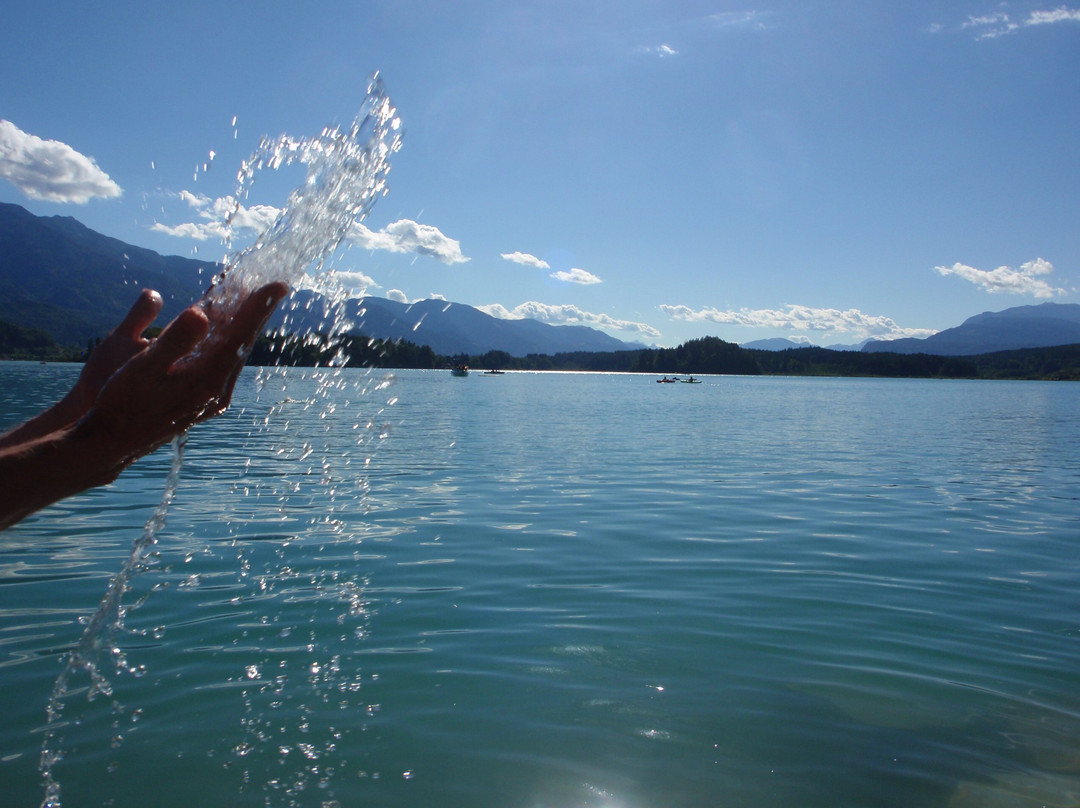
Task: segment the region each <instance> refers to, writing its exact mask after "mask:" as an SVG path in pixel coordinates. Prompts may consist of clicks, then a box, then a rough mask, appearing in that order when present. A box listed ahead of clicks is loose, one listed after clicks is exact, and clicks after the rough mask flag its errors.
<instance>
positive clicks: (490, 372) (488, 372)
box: [484, 368, 505, 376]
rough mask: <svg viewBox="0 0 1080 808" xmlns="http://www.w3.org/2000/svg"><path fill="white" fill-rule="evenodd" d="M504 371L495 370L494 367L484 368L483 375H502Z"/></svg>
mask: <svg viewBox="0 0 1080 808" xmlns="http://www.w3.org/2000/svg"><path fill="white" fill-rule="evenodd" d="M504 372H505V371H502V370H495V369H494V368H492V369H491V370H485V371H484V375H485V376H502V375H503V373H504Z"/></svg>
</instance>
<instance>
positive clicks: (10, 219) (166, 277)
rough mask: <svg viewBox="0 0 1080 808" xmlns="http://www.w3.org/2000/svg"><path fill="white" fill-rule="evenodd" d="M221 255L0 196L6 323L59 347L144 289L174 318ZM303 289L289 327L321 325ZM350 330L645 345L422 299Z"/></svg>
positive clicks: (84, 335)
mask: <svg viewBox="0 0 1080 808" xmlns="http://www.w3.org/2000/svg"><path fill="white" fill-rule="evenodd" d="M220 270H221V265H220V264H218V263H215V262H208V261H196V260H193V259H190V258H181V257H179V256H162V255H159V254H158V253H156V252H154V251H153V250H147V249H144V248H142V247H135V246H133V245H131V244H125V243H124V242H122V241H119V240H117V239H114V238H109V237H108V236H103V235H101V234H100V233H96V232H95V231H93V230H90V229H89V228H87V227H86V226H84V225H82V224H81V223H79V222H78V221H77V220H75V219H73V218H71V217H64V216H51V217H44V216H35V215H34V214H32V213H30V212H29V211H28V210H26V209H25V208H23V207H20V206H19V205H10V204H3V203H0V321H3V322H9V323H14V324H16V325H20V326H23V327H25V328H33V329H40V330H42V331H45V332H46V333H48V334H49V335H50V336H52V337H53V339H55V340H56V341H57V342H59V343H61V344H63V345H69V346H75V347H81V346H83V345H85V343H86V342H87V340H89V339H93V338H95V337H104V336H105V335H106V334H107V333H109V331H110V330H111V329H112V328H114V327H115V326H116V325H117V323H119V322H120V321H121V319H123V317H124V315H125V314H126V313H127V311H128V309H129V308H130V306H131V304H132V303H133V302H134V300H135V297H136V295H137V294H138V292H139V290H140V289H142V288H144V287H149V288H152V289H156V290H158V291H159V292H160V293H161V295H162V297H163V298H164V301H165V306H164V309H163V311H162V315H161V317H159V318H158V321H157V324H158V325H162V324H164V323H166V322H168V321H169V320H170V319H172V318H173V317H175V316H176V315H177V314H178V313H179V312H180V311H181V310H183V309H184V308H185V307H186V306H189V305H190V304H191V303H192V302H194V301H195V300H198V299H199V297H200V296H201V295H202V294H203V290H204V289H205V288H206V287H207V286H209V284H210V281H211V279H213V277H214V276H215V275H216V274H217V273H218V272H220ZM316 297H317V296H316V295H315V294H314V293H312V292H308V291H303V290H300V291H297V292H296V293H295V295H294V302H295V305H290V306H288V307H283V309H282V310H281V311H279V312H278V313H277V315H276V319H275V320H273V321H272V322H271V325H273V326H275V327H276V326H279V325H281V324H282V323H283V322H284V320H285V317H286V311H285V309H286V308H288V309H291V311H290V312H289V313H288V321H289V330H291V331H294V332H306V331H309V330H313V331H318V330H325V324H324V323H323V322H322V320H323V319H324V318H323V317H322V316H320V314H319V312H322V311H325V304H324V303H321V302H320V301H318V300H316V299H315V298H316ZM347 315H348V317H349V319H350V320H351V321H352V322H353V323H354V327H353V328H352V329H351V333H355V334H363V335H365V336H369V337H375V338H379V339H390V340H400V339H403V340H408V341H409V342H414V343H416V344H419V345H427V346H429V347H431V349H432V350H434V351H435V352H436V353H438V354H441V355H444V356H449V355H453V354H460V353H466V354H471V355H477V354H483V353H487V352H488V351H505V352H506V353H509V354H511V355H513V356H525V355H527V354H530V353H538V354H555V353H569V352H577V351H583V352H606V351H628V350H636V349H639V348H641V347H643V346H641V345H638V344H632V343H627V342H623V341H622V340H619V339H616V338H615V337H612V336H610V335H608V334H605V333H604V332H602V331H599V330H597V329H595V328H590V327H588V326H580V325H579V326H574V325H549V324H547V323H541V322H539V321H537V320H501V319H499V318H497V317H492V316H490V315H488V314H485V313H484V312H482V311H480V310H479V309H476V308H473V307H472V306H467V305H465V304H462V303H448V302H446V301H444V300H422V301H419V302H416V303H412V304H406V303H398V302H396V301H393V300H386V299H384V298H377V297H367V298H362V299H355V300H350V301H349V302H348V304H347Z"/></svg>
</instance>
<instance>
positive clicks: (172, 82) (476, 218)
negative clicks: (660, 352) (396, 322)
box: [0, 0, 1080, 345]
mask: <svg viewBox="0 0 1080 808" xmlns="http://www.w3.org/2000/svg"><path fill="white" fill-rule="evenodd" d="M4 17H5V20H4V25H3V27H2V28H0V75H2V76H3V79H4V80H3V81H2V82H0V120H2V121H3V123H0V180H2V181H0V201H3V202H13V203H17V204H20V205H23V206H25V207H27V208H28V209H30V210H31V211H33V212H34V213H37V214H39V215H55V214H60V215H66V216H74V217H75V218H77V219H79V220H80V221H82V222H84V223H85V224H86V225H88V226H89V227H91V228H93V229H95V230H98V231H100V232H102V233H105V234H107V235H110V236H114V237H116V238H120V239H122V240H124V241H128V242H131V243H134V244H138V245H141V246H145V247H149V248H151V249H154V250H157V251H159V252H162V253H167V254H176V255H187V256H195V257H200V258H214V259H218V258H221V257H222V256H223V255H224V247H223V245H222V243H221V241H220V237H219V236H218V235H216V234H217V233H219V232H220V221H219V220H217V219H216V218H215V216H216V213H215V211H219V210H220V209H221V208H222V204H221V202H220V200H223V199H225V198H227V197H228V196H229V195H230V194H232V193H233V192H234V190H235V182H236V179H235V178H236V172H237V169H238V168H239V166H240V162H241V160H243V159H244V158H245V157H247V156H248V155H249V154H250V153H251V152H252V151H253V150H254V149H255V147H256V145H257V144H258V141H259V138H260V137H262V136H263V135H272V136H276V135H279V134H282V133H288V134H290V135H293V136H296V137H303V136H306V135H313V134H316V133H318V131H319V130H320V129H322V127H323V126H325V125H327V124H344V123H348V122H349V121H350V120H351V119H352V117H353V116H354V114H355V113H356V111H357V110H358V109H359V107H360V106H361V103H362V99H363V95H364V91H365V88H366V85H367V77H368V75H369V74H371V73H373V72H375V71H378V72H379V73H380V75H381V77H382V79H383V81H384V82H385V85H386V88H387V90H388V92H389V94H390V96H391V98H392V99H393V101H394V103H395V104H396V106H397V109H398V111H399V113H400V116H401V118H402V120H403V122H404V126H405V137H404V145H403V147H402V149H401V150H400V151H399V152H398V153H397V154H396V155H395V156H394V159H393V166H392V170H391V172H390V176H389V187H390V190H389V194H388V195H387V196H386V197H385V198H383V199H381V200H380V201H379V202H378V204H377V205H376V207H375V209H374V210H373V212H372V213H371V215H370V216H369V217H368V219H367V221H366V222H365V225H366V227H367V230H358V231H357V238H355V239H354V244H353V246H352V247H351V248H350V249H349V250H348V251H347V252H346V253H345V254H344V255H342V256H340V257H339V259H338V260H337V261H336V263H335V266H336V268H337V269H338V271H339V272H340V273H342V276H343V277H344V278H345V279H346V280H348V281H350V282H353V283H355V284H356V285H357V288H360V287H362V286H364V285H366V286H367V288H368V291H369V292H370V293H371V294H376V295H381V296H387V297H395V298H398V299H409V300H414V299H420V298H425V297H430V296H436V297H444V298H446V299H448V300H452V301H456V302H461V303H467V304H470V305H473V306H478V307H482V308H485V310H487V311H489V312H491V313H493V314H496V315H498V316H523V315H524V316H531V317H535V318H537V319H544V320H546V321H547V322H552V323H575V324H586V325H592V326H595V327H598V328H602V329H603V330H605V331H607V332H608V333H611V334H613V335H614V336H617V337H619V338H621V339H626V340H629V341H642V342H646V343H649V344H659V345H676V344H679V343H680V342H683V341H685V340H687V339H691V338H695V337H700V336H705V335H715V336H719V337H721V338H723V339H726V340H730V341H735V342H746V341H749V340H755V339H761V338H765V337H773V336H787V337H793V338H797V339H803V338H807V339H809V340H812V341H813V342H815V343H817V344H834V343H854V342H857V341H859V340H861V339H863V338H865V337H868V336H883V337H902V336H925V335H928V334H929V333H932V332H933V331H936V330H940V329H943V328H948V327H951V326H953V325H957V324H958V323H960V322H961V321H962V320H964V319H965V318H967V317H969V316H971V315H973V314H977V313H979V312H981V311H988V310H1000V309H1003V308H1007V307H1010V306H1016V305H1024V304H1029V303H1040V302H1045V301H1056V302H1077V301H1078V293H1077V287H1078V286H1080V217H1078V214H1080V205H1078V200H1080V155H1078V151H1077V146H1078V144H1080V3H1074V4H1072V5H1069V4H1064V5H1063V4H1060V3H1059V2H1056V0H1049V2H1026V0H1016V1H1015V2H1007V3H998V2H993V0H987V1H985V2H984V1H983V0H950V2H918V1H917V0H916V1H915V2H903V3H901V2H872V1H871V0H861V1H855V0H853V1H851V2H840V1H838V0H826V1H822V2H815V0H802V1H801V2H776V3H762V4H758V3H756V2H751V3H739V4H734V3H728V2H723V1H722V0H717V1H716V2H697V0H686V1H685V2H678V0H659V1H657V2H646V1H644V0H600V1H598V2H588V0H573V2H562V1H561V0H553V1H552V2H516V1H515V0H495V1H493V2H469V1H468V0H462V2H454V3H449V2H442V1H441V0H438V1H436V0H426V1H421V0H397V1H396V2H390V1H385V2H384V1H383V0H372V1H371V2H318V1H317V0H313V2H311V3H308V4H302V5H298V4H295V3H283V2H259V3H254V2H251V3H245V2H237V3H218V2H214V3H203V2H184V3H176V4H168V5H167V4H150V3H123V2H116V3H95V4H89V3H83V2H44V3H39V4H31V3H23V2H19V3H14V4H9V6H8V7H7V8H6V10H5V14H4ZM292 180H293V178H290V177H288V176H287V175H286V176H283V177H280V178H276V179H275V180H273V181H267V182H265V183H263V182H262V181H261V180H260V181H259V182H257V183H256V191H257V193H256V194H253V196H252V197H251V199H250V200H249V201H248V205H249V207H250V209H251V210H250V215H249V219H250V223H251V226H252V227H253V228H254V227H257V226H258V225H259V223H260V222H263V221H264V219H265V217H266V215H267V214H269V213H272V212H273V211H274V210H275V209H276V208H277V207H279V206H281V205H282V204H283V203H284V201H285V194H286V191H287V187H286V186H287V185H288V183H290V182H292Z"/></svg>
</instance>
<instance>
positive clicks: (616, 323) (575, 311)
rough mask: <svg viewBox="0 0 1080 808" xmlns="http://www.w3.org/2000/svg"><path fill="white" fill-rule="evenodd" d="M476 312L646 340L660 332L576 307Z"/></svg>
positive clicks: (491, 307)
mask: <svg viewBox="0 0 1080 808" xmlns="http://www.w3.org/2000/svg"><path fill="white" fill-rule="evenodd" d="M476 308H478V309H480V311H483V312H487V313H488V314H490V315H491V316H492V317H498V318H499V319H501V320H526V319H527V320H539V321H540V322H542V323H549V324H551V325H587V326H591V327H593V328H606V329H610V330H612V331H623V332H628V333H634V334H643V335H645V336H648V337H659V336H660V332H659V331H657V330H656V329H655V328H653V327H652V326H651V325H649V324H647V323H635V322H633V321H631V320H616V319H615V318H614V317H610V316H608V315H607V314H596V313H593V312H589V311H583V310H581V309H579V308H578V307H577V306H574V305H570V304H564V305H549V304H547V303H538V302H537V301H535V300H530V301H527V302H525V303H522V304H521V305H520V306H515V307H514V308H512V309H508V308H506V306H504V305H502V304H501V303H491V304H488V305H486V306H477V307H476Z"/></svg>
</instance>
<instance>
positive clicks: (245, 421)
mask: <svg viewBox="0 0 1080 808" xmlns="http://www.w3.org/2000/svg"><path fill="white" fill-rule="evenodd" d="M77 372H78V368H77V367H72V366H53V365H49V366H42V365H37V364H30V363H27V364H23V363H0V400H2V402H3V406H2V408H0V412H2V413H3V418H5V419H6V422H7V423H8V424H9V425H10V424H11V423H14V422H17V421H18V420H20V419H21V418H23V417H25V416H27V415H28V414H30V413H32V412H34V411H35V410H36V409H38V408H40V407H42V406H44V405H45V404H47V403H48V402H50V401H52V400H55V399H56V398H57V397H59V395H61V394H62V393H63V392H64V391H65V390H66V389H67V387H68V386H69V385H70V384H71V383H72V382H73V380H74V378H75V375H76V374H77ZM169 461H170V453H169V450H167V449H166V450H163V451H160V452H158V453H156V454H155V455H153V456H151V457H148V458H145V459H143V460H142V461H140V462H139V463H138V464H136V466H134V467H133V468H131V469H130V470H129V471H128V472H126V473H125V474H124V475H123V476H122V477H121V479H120V480H119V481H117V483H115V484H114V485H112V486H110V487H108V488H106V489H100V490H95V491H91V492H88V493H87V494H85V495H82V496H80V497H76V498H73V499H70V500H68V501H66V502H63V503H60V504H58V505H56V506H54V507H53V508H51V509H49V510H47V511H44V512H42V513H40V514H38V515H36V516H34V517H31V518H30V519H28V520H26V521H25V522H23V523H21V524H20V525H17V526H16V527H14V528H11V529H9V530H8V531H6V532H4V533H0V684H2V687H0V711H2V714H3V716H4V720H3V722H2V724H0V789H2V791H3V793H4V796H5V798H4V800H3V804H4V805H11V806H17V805H25V806H34V805H37V804H38V803H39V802H40V800H41V798H42V793H43V792H42V785H41V776H40V774H39V772H38V754H39V752H40V748H41V744H42V739H43V734H44V732H45V729H46V706H47V704H48V700H49V695H50V692H51V690H52V687H53V682H54V680H55V679H56V677H57V675H58V674H59V672H60V670H61V667H62V660H63V657H64V655H65V653H67V652H68V651H69V650H70V649H71V648H72V647H73V646H74V645H75V644H76V643H77V642H78V640H79V637H80V634H81V631H82V627H81V626H80V624H79V620H80V618H85V617H87V616H88V615H90V614H91V613H92V612H93V611H94V609H95V608H96V606H97V604H98V602H99V601H100V600H101V598H102V595H103V594H104V592H105V590H106V588H107V586H108V583H109V581H110V578H111V577H112V576H113V575H115V574H116V572H117V571H118V570H119V569H120V568H121V566H122V564H123V563H124V560H125V559H126V558H127V556H128V555H129V553H130V551H131V546H132V543H133V541H134V540H135V539H136V538H137V537H138V536H139V534H140V532H141V528H142V525H143V524H144V523H145V522H146V520H147V519H148V518H149V517H150V516H151V514H152V512H153V510H154V508H155V506H156V505H157V503H158V501H159V499H160V497H161V492H162V490H163V488H164V481H165V476H166V473H167V469H168V466H169ZM1078 542H1080V385H1075V384H1067V383H1037V382H1032V383H1027V382H977V381H926V380H883V379H866V380H852V379H818V378H742V377H705V378H704V379H703V383H702V384H697V385H688V384H676V385H660V384H656V383H654V377H651V376H636V375H606V374H539V373H507V374H505V375H503V376H499V377H491V376H483V375H480V374H478V373H475V372H474V373H473V374H472V375H470V376H469V377H468V378H464V379H462V378H453V377H451V376H450V374H449V372H448V371H440V372H424V371H397V372H394V373H392V374H391V373H387V372H385V371H371V372H365V371H360V370H348V371H344V372H341V373H337V374H334V373H331V372H329V371H312V370H301V369H293V370H290V371H288V372H287V373H280V372H278V373H272V374H267V373H266V372H262V373H257V372H256V371H255V370H253V369H248V370H247V371H245V375H244V376H243V377H242V379H241V382H240V384H239V385H238V387H237V392H236V396H235V399H234V407H233V409H232V410H230V412H229V413H227V414H226V415H225V416H223V417H221V418H219V419H217V420H215V421H213V422H210V423H207V424H202V425H200V426H198V427H196V428H195V429H194V430H193V431H192V433H191V435H190V439H189V442H188V444H187V447H186V450H185V462H184V467H183V471H182V475H181V482H180V487H179V490H178V493H177V496H176V500H175V502H174V503H173V505H172V507H171V508H170V509H169V513H168V522H167V525H166V527H165V528H164V530H162V531H161V533H160V535H159V540H158V543H157V545H156V547H155V548H154V549H155V554H154V556H153V557H151V558H150V559H148V563H149V564H150V565H151V567H152V569H150V570H149V571H147V572H145V573H143V574H142V575H139V576H138V577H136V578H135V579H134V581H133V587H132V591H131V592H129V593H128V594H127V596H126V597H125V603H126V604H127V605H128V606H129V607H130V608H129V610H128V612H127V614H126V618H125V626H124V630H123V631H122V632H121V633H120V634H119V635H118V642H119V646H120V648H121V650H122V651H123V654H124V656H125V658H126V665H127V666H129V667H130V668H131V672H126V673H115V672H114V671H112V670H109V671H108V672H109V676H110V679H111V682H112V685H113V694H112V696H111V697H106V696H101V697H98V698H96V699H94V700H93V701H87V699H86V697H85V692H83V691H80V692H75V693H73V694H72V695H71V696H70V697H69V698H68V700H67V703H66V705H65V708H64V710H63V713H62V716H61V722H59V723H57V724H55V725H54V726H53V728H52V729H53V731H54V732H55V733H56V740H57V743H58V744H59V745H60V746H61V747H62V749H63V751H64V755H65V757H64V759H63V761H62V762H61V763H60V764H59V765H58V766H57V767H56V777H57V780H58V781H59V783H60V785H61V787H62V789H63V800H64V805H65V806H72V807H74V806H98V805H116V806H134V805H155V806H192V805H199V806H210V807H211V808H214V807H216V806H222V807H224V806H230V808H231V807H232V806H247V805H251V806H262V805H270V806H292V805H296V806H317V807H318V808H339V806H340V807H341V808H350V806H377V807H381V806H395V807H397V808H404V807H407V806H436V805H437V806H441V807H442V808H456V807H457V806H461V808H466V807H468V808H487V807H488V806H490V807H491V808H495V807H496V806H498V808H513V807H515V806H521V807H522V808H569V807H570V806H581V807H582V808H584V807H586V806H588V807H596V808H650V807H656V808H659V807H661V806H663V807H664V808H705V807H706V806H710V807H711V806H728V807H731V806H754V807H755V808H760V807H761V806H777V807H778V808H779V806H784V807H785V808H790V806H807V807H816V806H822V807H824V806H897V808H901V807H902V808H911V806H921V807H922V808H926V807H928V806H950V807H951V808H966V807H967V806H972V807H974V806H983V807H985V806H989V807H990V808H994V807H995V806H1010V807H1011V808H1015V806H1024V807H1025V808H1026V806H1029V805H1030V806H1035V805H1039V806H1041V805H1052V806H1066V805H1071V806H1075V805H1078V804H1080V802H1078V801H1080V548H1078V546H1077V545H1078ZM73 684H74V685H77V686H80V687H82V688H83V689H84V690H85V685H86V682H80V681H78V679H76V680H75V682H73Z"/></svg>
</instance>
